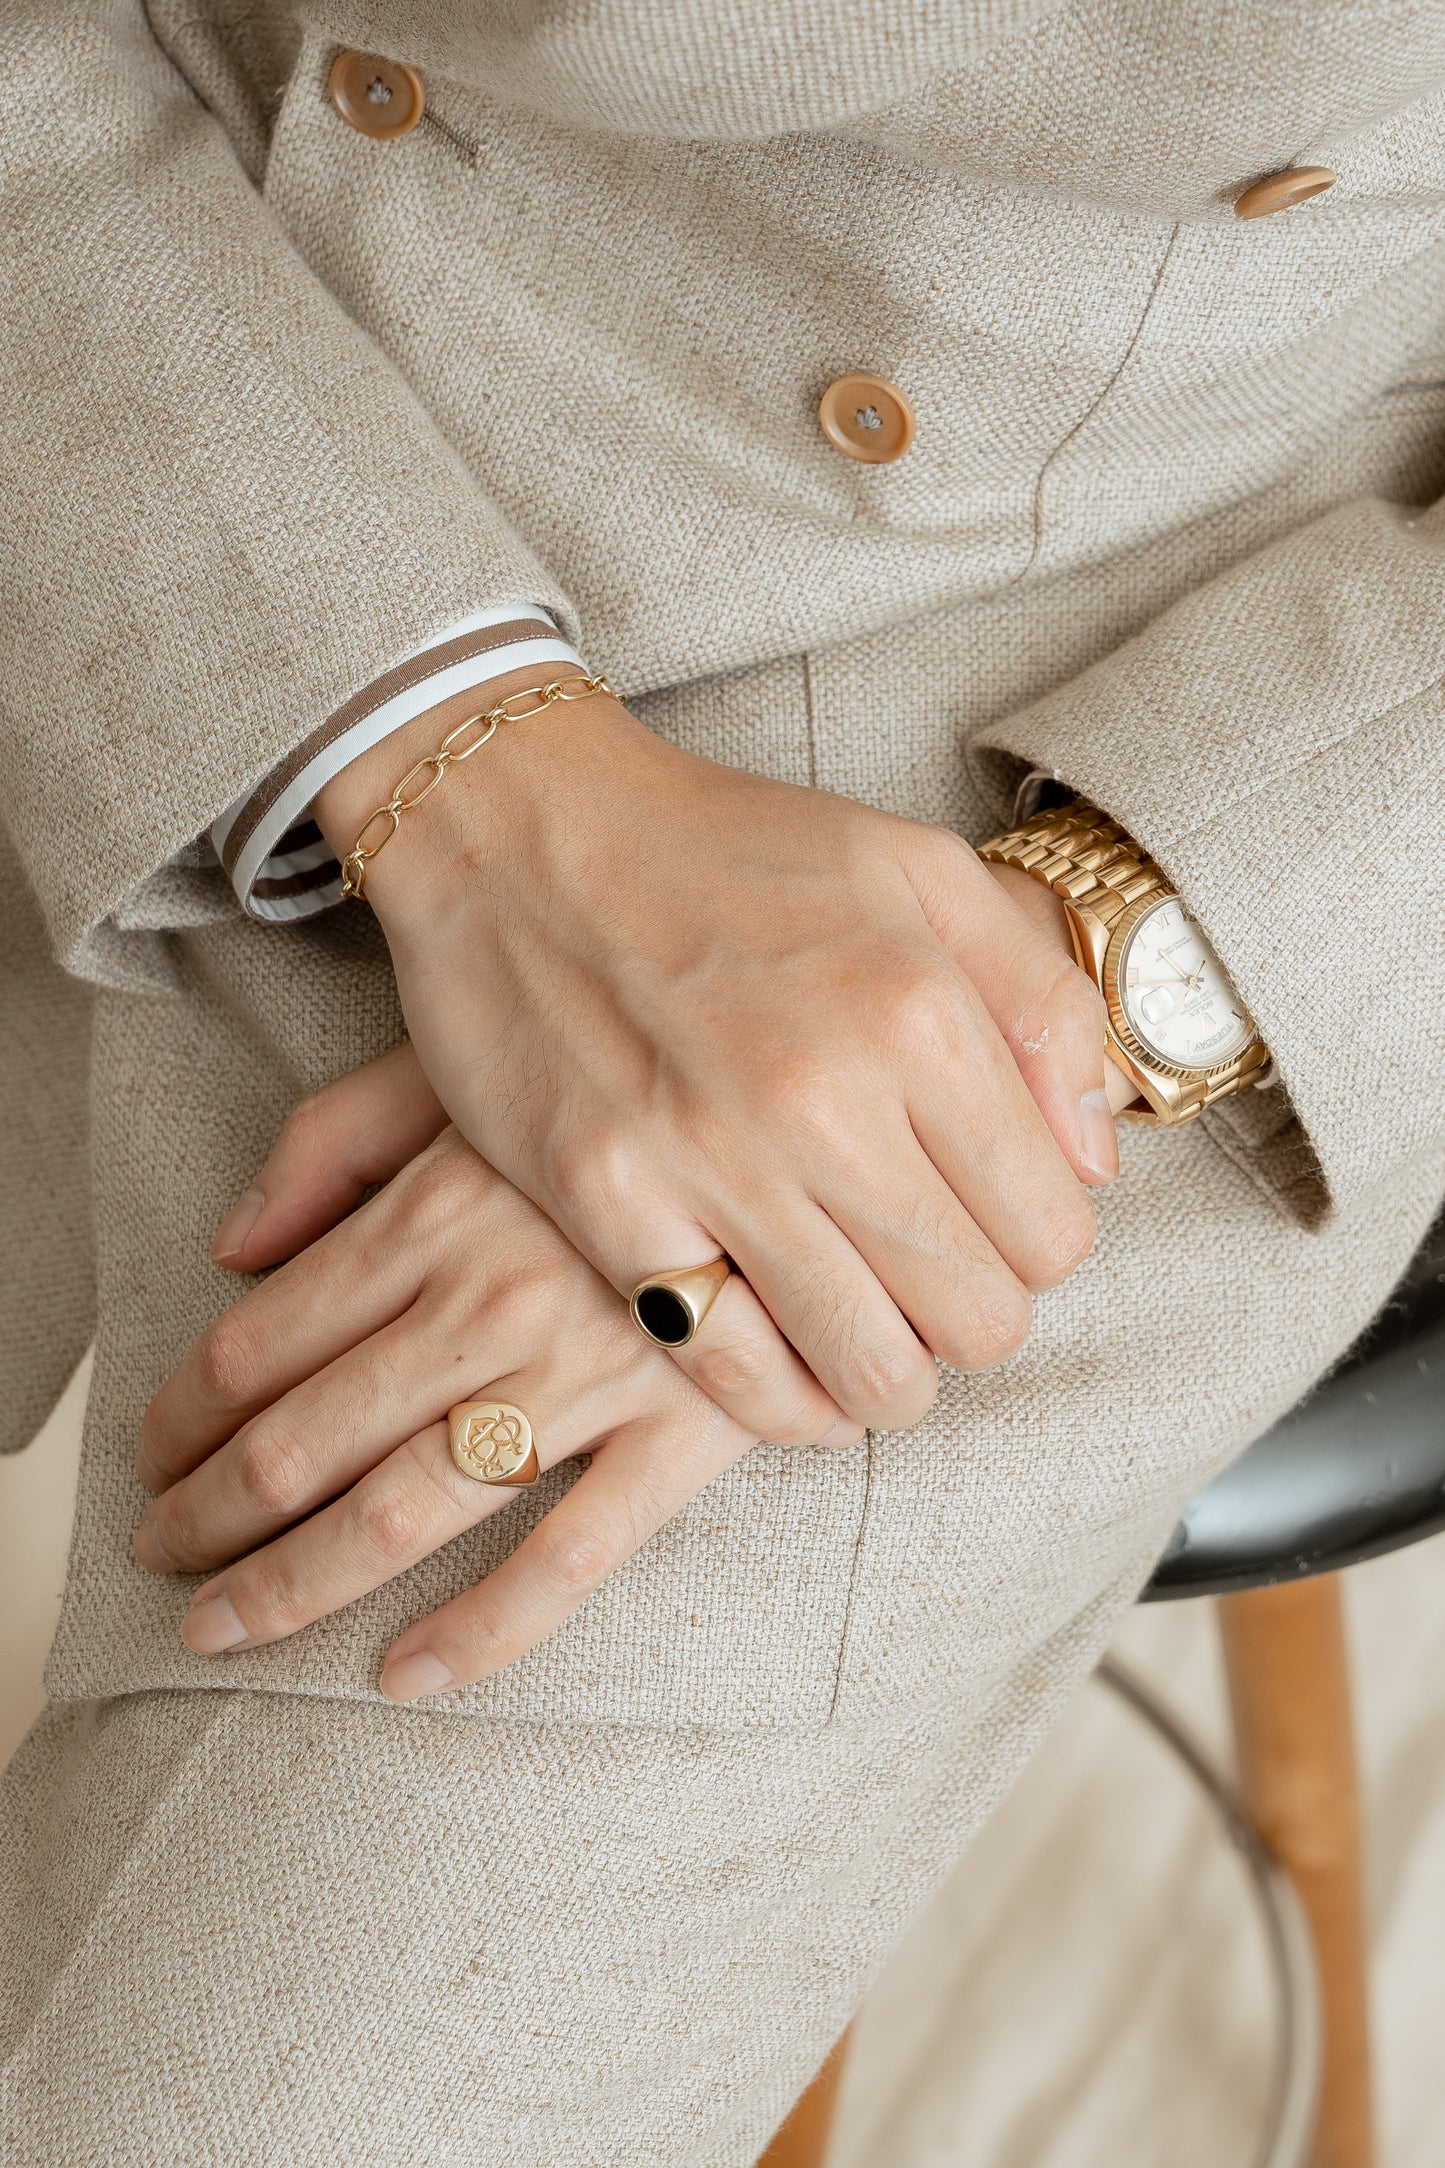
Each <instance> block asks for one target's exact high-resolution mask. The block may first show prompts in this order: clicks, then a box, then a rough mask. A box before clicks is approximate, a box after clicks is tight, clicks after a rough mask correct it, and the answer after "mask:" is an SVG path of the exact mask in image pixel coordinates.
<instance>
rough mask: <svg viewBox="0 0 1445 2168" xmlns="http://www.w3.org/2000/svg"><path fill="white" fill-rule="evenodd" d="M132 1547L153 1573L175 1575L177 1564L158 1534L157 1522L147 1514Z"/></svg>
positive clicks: (143, 1563) (133, 1537) (134, 1536)
mask: <svg viewBox="0 0 1445 2168" xmlns="http://www.w3.org/2000/svg"><path fill="white" fill-rule="evenodd" d="M130 1547H131V1549H132V1550H133V1551H134V1552H135V1555H136V1557H137V1558H138V1559H139V1560H140V1562H141V1564H142V1565H143V1566H145V1567H146V1568H148V1570H149V1571H150V1572H151V1573H174V1572H175V1570H176V1562H175V1560H174V1559H173V1558H172V1557H171V1554H170V1552H169V1551H168V1550H167V1549H166V1547H165V1545H164V1544H163V1543H162V1541H161V1539H160V1537H159V1536H158V1535H157V1534H156V1529H155V1522H154V1521H153V1520H152V1519H151V1518H150V1515H149V1513H148V1512H147V1513H146V1514H145V1515H143V1517H142V1519H141V1523H140V1526H139V1527H138V1528H137V1529H136V1532H135V1534H134V1535H133V1536H132V1537H131V1539H130Z"/></svg>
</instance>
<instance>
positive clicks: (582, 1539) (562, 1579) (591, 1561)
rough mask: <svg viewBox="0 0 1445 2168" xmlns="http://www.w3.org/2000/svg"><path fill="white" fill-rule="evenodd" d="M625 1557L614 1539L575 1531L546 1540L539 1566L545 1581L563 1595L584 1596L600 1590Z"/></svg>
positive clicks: (596, 1532) (598, 1533)
mask: <svg viewBox="0 0 1445 2168" xmlns="http://www.w3.org/2000/svg"><path fill="white" fill-rule="evenodd" d="M625 1555H626V1553H625V1551H623V1549H622V1548H621V1546H620V1545H619V1543H618V1542H617V1540H616V1538H615V1537H612V1536H608V1535H604V1534H602V1533H601V1532H600V1531H598V1530H595V1529H594V1530H576V1531H569V1533H567V1534H566V1535H562V1536H553V1537H550V1538H549V1539H548V1541H547V1542H546V1544H545V1545H544V1546H543V1555H542V1558H541V1559H540V1561H539V1563H540V1565H541V1567H542V1570H543V1572H544V1573H545V1574H546V1575H547V1577H548V1579H549V1580H551V1581H553V1582H555V1583H556V1585H557V1586H558V1587H559V1588H561V1589H563V1590H564V1591H565V1592H566V1594H567V1595H569V1596H585V1595H588V1594H590V1592H591V1591H592V1590H593V1589H594V1588H600V1587H601V1585H602V1583H603V1582H604V1581H605V1580H606V1579H607V1576H608V1575H609V1574H610V1573H611V1572H613V1571H614V1569H615V1568H616V1567H618V1566H619V1565H621V1563H622V1560H623V1558H624V1557H625Z"/></svg>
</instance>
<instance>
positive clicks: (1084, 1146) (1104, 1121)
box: [1079, 1091, 1119, 1182]
mask: <svg viewBox="0 0 1445 2168" xmlns="http://www.w3.org/2000/svg"><path fill="white" fill-rule="evenodd" d="M1079 1158H1080V1159H1081V1161H1082V1162H1083V1164H1084V1166H1085V1167H1086V1168H1087V1169H1088V1171H1089V1173H1090V1174H1091V1175H1092V1176H1093V1177H1094V1179H1095V1181H1096V1182H1112V1181H1113V1179H1114V1177H1115V1175H1116V1174H1117V1173H1118V1172H1119V1135H1118V1131H1117V1130H1116V1129H1115V1127H1114V1117H1113V1115H1112V1114H1111V1113H1110V1111H1109V1094H1108V1093H1107V1092H1104V1091H1098V1092H1085V1094H1084V1096H1083V1098H1082V1099H1081V1100H1080V1101H1079Z"/></svg>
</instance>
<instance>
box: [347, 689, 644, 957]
mask: <svg viewBox="0 0 1445 2168" xmlns="http://www.w3.org/2000/svg"><path fill="white" fill-rule="evenodd" d="M566 674H568V673H564V672H559V671H558V670H557V669H556V668H555V666H554V667H545V666H544V667H543V668H542V669H539V668H538V666H537V665H536V664H535V663H532V664H528V665H525V666H523V667H522V668H520V669H518V670H513V671H510V672H508V673H507V674H506V675H505V676H501V677H496V678H490V679H488V680H487V682H486V683H485V684H484V685H481V686H474V687H472V688H471V689H469V690H467V691H464V692H461V693H457V694H455V695H453V696H452V697H451V698H450V699H448V700H444V701H439V702H438V703H437V705H436V706H435V707H431V708H428V709H426V710H425V711H424V712H423V713H422V714H420V715H417V716H414V717H413V718H412V719H411V721H409V722H408V723H406V724H404V725H403V726H402V727H401V728H400V729H398V730H396V731H393V732H392V733H391V734H390V735H389V736H387V737H386V738H384V739H382V740H381V741H380V743H378V744H377V745H374V746H372V747H370V748H369V749H368V750H367V751H366V752H365V753H363V754H361V755H359V756H358V758H357V759H356V760H354V761H351V762H350V763H348V765H347V766H346V767H345V768H343V769H341V770H340V771H339V772H338V773H337V774H336V775H334V776H332V777H331V778H330V779H329V781H328V782H327V783H326V784H325V785H324V787H323V788H322V790H321V791H320V792H319V793H318V795H317V798H316V801H315V805H314V808H313V811H314V814H315V818H316V822H317V826H318V827H319V828H320V830H321V832H322V834H323V835H324V836H325V838H326V840H327V842H328V843H329V844H330V846H331V848H332V850H333V851H334V852H335V853H336V856H337V858H338V859H340V860H341V861H342V862H343V863H344V862H345V860H346V858H347V856H348V854H349V853H350V852H351V850H352V849H353V847H354V845H355V843H356V841H357V838H358V836H359V835H360V834H361V832H362V830H363V829H364V828H365V827H366V825H367V823H368V822H370V821H371V820H372V818H373V816H374V815H375V814H376V813H377V811H378V810H379V809H380V808H383V807H385V806H386V804H387V802H388V800H389V799H390V798H391V796H392V794H393V792H394V791H395V790H396V789H397V787H398V785H399V784H400V783H401V781H402V780H403V778H404V777H406V776H407V775H408V774H409V773H410V771H411V770H412V769H413V768H414V767H416V766H418V765H419V764H421V763H423V762H425V761H426V759H427V758H428V756H429V755H431V754H433V753H435V752H436V750H437V748H438V747H439V746H440V745H441V743H442V741H443V740H444V739H445V738H446V736H447V735H448V733H449V732H451V731H453V730H455V729H456V728H457V726H458V725H459V724H460V723H463V722H465V721H467V720H468V719H470V718H474V717H477V716H479V715H483V714H485V713H486V712H487V711H489V710H490V709H493V708H496V707H498V706H500V705H502V704H503V703H504V702H506V701H508V700H511V699H515V698H516V697H517V696H518V695H520V694H522V693H527V692H532V691H535V690H536V688H537V687H538V686H539V685H541V684H543V683H545V682H547V681H548V680H549V679H551V678H554V677H557V676H562V675H566ZM571 674H572V675H575V674H576V673H575V672H573V673H571ZM523 705H525V703H523ZM619 735H624V736H625V735H630V736H632V737H636V738H641V739H642V740H643V741H645V742H646V743H647V744H649V745H655V744H656V743H657V741H656V740H655V739H653V737H652V734H651V732H649V731H647V730H645V729H644V728H643V726H642V725H641V724H640V723H638V722H637V721H636V719H635V718H634V717H632V716H630V715H629V714H628V713H627V711H626V709H625V708H623V706H622V704H621V702H620V701H619V700H618V699H617V698H616V697H615V696H613V695H612V694H610V693H608V692H606V691H601V690H599V691H598V692H596V693H594V694H590V695H588V696H587V697H586V698H585V699H576V698H572V699H566V700H559V701H557V702H555V703H554V704H553V705H551V706H550V707H546V708H542V709H539V710H538V712H536V713H535V714H531V715H524V716H523V717H522V718H521V719H520V720H516V721H504V722H502V723H500V724H499V725H498V726H497V728H496V730H495V731H494V732H493V734H492V736H491V738H490V739H489V740H488V741H487V742H486V744H485V745H477V746H476V751H475V758H474V759H467V760H454V761H453V762H452V763H451V764H450V765H449V766H448V768H447V769H446V771H445V773H444V774H443V776H442V778H441V781H440V783H439V785H438V786H437V788H436V789H435V791H434V792H428V793H427V794H426V797H425V801H424V803H423V802H417V803H415V804H414V806H413V808H412V809H411V810H408V811H406V812H404V813H403V815H402V817H401V820H400V822H399V823H398V825H397V827H396V829H395V831H394V833H393V834H391V835H390V836H388V835H387V831H386V826H385V823H384V822H381V821H377V822H376V824H375V827H374V829H373V830H372V832H371V833H370V834H368V835H367V838H366V841H367V845H368V847H371V846H373V845H374V844H375V843H376V842H377V840H378V838H385V849H384V850H381V851H378V852H377V854H376V857H375V858H374V860H371V861H368V863H367V866H366V869H365V877H366V897H367V900H368V902H370V903H372V904H373V906H374V907H375V908H376V909H377V910H378V912H379V913H381V914H383V915H384V913H385V909H386V907H387V906H388V905H396V904H398V903H399V901H400V899H401V897H402V896H403V895H404V894H405V893H406V892H407V891H408V890H409V889H412V888H415V887H416V886H417V885H418V884H420V885H421V887H422V888H425V887H426V886H427V885H428V876H429V874H430V873H431V871H432V870H433V869H437V868H441V867H454V865H455V861H456V857H457V853H458V851H459V850H460V851H461V852H462V853H463V855H474V854H479V855H482V856H484V855H485V854H486V852H487V851H488V849H489V848H490V846H491V844H492V842H494V841H495V840H496V839H497V838H498V837H499V836H501V835H502V834H504V833H509V834H510V833H513V832H514V831H516V830H517V829H518V828H521V829H522V830H524V831H525V830H526V829H527V827H528V826H529V825H530V824H531V821H532V819H533V818H534V816H535V815H536V814H537V813H539V812H540V810H541V809H542V808H543V807H545V806H547V805H549V804H550V805H554V806H555V805H557V804H558V803H560V802H564V794H565V798H566V800H570V801H572V812H571V814H570V816H569V817H570V818H572V819H575V802H576V800H577V799H578V796H579V792H578V772H579V771H582V770H585V769H586V768H587V767H588V766H589V765H590V763H591V761H593V760H595V759H596V757H597V748H596V741H597V740H598V739H600V738H605V739H606V740H607V746H608V749H607V752H606V754H605V755H604V756H603V757H604V758H605V759H607V760H608V761H609V762H612V761H615V759H616V757H617V745H616V740H617V738H618V736H619ZM466 742H467V741H465V740H464V741H463V743H466ZM569 771H571V772H570V773H569ZM426 783H427V776H426V772H425V769H424V768H423V771H422V773H420V774H419V775H417V776H416V777H415V778H414V779H413V781H412V782H411V783H410V784H409V786H408V793H407V795H408V796H409V797H412V798H413V799H415V796H416V793H417V792H418V791H425V789H426ZM581 797H582V800H583V802H585V787H584V789H583V791H582V793H581Z"/></svg>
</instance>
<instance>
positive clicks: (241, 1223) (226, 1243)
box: [211, 1189, 266, 1265]
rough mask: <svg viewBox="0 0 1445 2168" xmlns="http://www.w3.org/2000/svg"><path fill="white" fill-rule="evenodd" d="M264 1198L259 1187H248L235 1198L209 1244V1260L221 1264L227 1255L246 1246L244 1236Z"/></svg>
mask: <svg viewBox="0 0 1445 2168" xmlns="http://www.w3.org/2000/svg"><path fill="white" fill-rule="evenodd" d="M265 1205H266V1200H265V1198H264V1197H263V1196H262V1194H261V1192H260V1190H259V1189H248V1190H247V1192H246V1194H245V1196H244V1197H239V1198H237V1200H236V1202H235V1203H234V1204H233V1205H232V1207H231V1209H230V1211H229V1212H228V1213H227V1214H226V1217H225V1218H224V1219H223V1220H222V1222H221V1224H220V1226H219V1227H218V1229H217V1230H216V1239H215V1241H214V1242H213V1243H212V1244H211V1262H212V1263H213V1264H217V1265H223V1264H224V1263H225V1262H226V1259H227V1258H228V1257H234V1256H235V1255H236V1253H237V1251H238V1250H243V1249H244V1248H245V1246H246V1237H247V1235H249V1234H250V1232H251V1229H252V1228H253V1227H254V1226H255V1224H256V1222H257V1220H258V1219H259V1218H260V1217H261V1214H262V1212H263V1210H264V1209H265Z"/></svg>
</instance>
